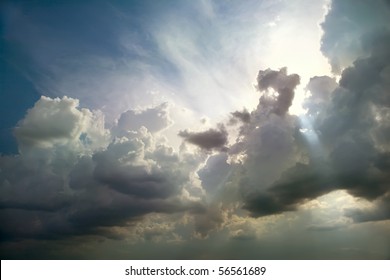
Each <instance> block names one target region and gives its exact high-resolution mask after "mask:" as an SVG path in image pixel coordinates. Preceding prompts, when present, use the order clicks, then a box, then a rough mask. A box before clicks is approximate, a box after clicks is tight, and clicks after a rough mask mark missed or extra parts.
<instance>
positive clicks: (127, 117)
mask: <svg viewBox="0 0 390 280" xmlns="http://www.w3.org/2000/svg"><path fill="white" fill-rule="evenodd" d="M168 109H169V105H168V103H162V104H161V105H159V106H156V107H153V108H147V109H145V110H139V111H136V110H128V111H126V112H124V113H122V114H121V116H120V118H119V120H118V124H117V126H118V130H119V131H129V130H133V131H137V130H138V129H140V128H141V127H142V126H144V127H146V128H147V129H148V131H150V132H152V133H154V132H158V131H160V130H162V129H164V128H167V127H168V126H169V125H171V124H172V120H171V119H170V117H169V112H168Z"/></svg>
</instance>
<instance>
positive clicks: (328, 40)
mask: <svg viewBox="0 0 390 280" xmlns="http://www.w3.org/2000/svg"><path fill="white" fill-rule="evenodd" d="M389 17H390V3H389V1H386V0H373V1H370V3H369V4H368V2H367V1H365V0H357V1H356V0H333V1H332V3H331V6H330V11H329V12H328V14H327V15H326V17H325V21H324V22H323V23H322V24H321V26H322V29H323V30H324V34H323V37H322V43H321V51H322V53H323V54H324V55H325V56H326V57H327V58H328V59H329V62H330V64H331V66H332V70H333V72H336V73H340V72H341V71H342V70H343V69H344V68H345V67H348V66H350V65H351V63H352V62H353V61H354V60H356V59H357V58H358V57H359V56H361V55H364V54H365V50H364V44H365V43H364V42H362V41H361V39H362V37H364V36H365V35H366V34H368V33H370V32H372V31H373V30H376V29H378V28H383V27H386V28H389V27H390V22H389Z"/></svg>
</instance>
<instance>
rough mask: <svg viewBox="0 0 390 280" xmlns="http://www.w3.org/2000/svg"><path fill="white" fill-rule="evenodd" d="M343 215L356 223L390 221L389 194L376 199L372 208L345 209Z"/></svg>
mask: <svg viewBox="0 0 390 280" xmlns="http://www.w3.org/2000/svg"><path fill="white" fill-rule="evenodd" d="M345 215H346V216H347V217H350V218H352V219H353V221H354V222H356V223H363V222H369V221H381V220H389V219H390V192H388V193H387V195H386V196H384V197H382V198H380V199H378V200H377V201H376V205H375V206H374V207H373V208H360V209H359V208H355V209H346V210H345Z"/></svg>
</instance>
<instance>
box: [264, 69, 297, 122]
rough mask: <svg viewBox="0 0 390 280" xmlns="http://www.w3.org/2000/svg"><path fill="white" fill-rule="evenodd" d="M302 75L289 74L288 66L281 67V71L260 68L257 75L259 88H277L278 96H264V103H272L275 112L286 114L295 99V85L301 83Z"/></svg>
mask: <svg viewBox="0 0 390 280" xmlns="http://www.w3.org/2000/svg"><path fill="white" fill-rule="evenodd" d="M299 82H300V77H299V75H297V74H291V75H287V68H286V67H284V68H281V69H280V70H279V71H275V70H271V69H267V70H260V71H259V74H258V75H257V83H258V89H259V90H260V91H265V90H267V89H269V88H272V89H273V90H275V91H276V92H277V93H278V95H277V96H276V97H265V96H263V99H262V103H263V104H265V105H268V106H269V105H271V106H272V110H273V112H274V113H275V114H278V115H281V116H283V115H285V114H286V113H287V112H288V108H290V106H291V104H292V101H293V99H294V90H295V87H296V86H297V85H298V84H299Z"/></svg>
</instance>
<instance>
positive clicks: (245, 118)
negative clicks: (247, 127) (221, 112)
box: [229, 109, 251, 124]
mask: <svg viewBox="0 0 390 280" xmlns="http://www.w3.org/2000/svg"><path fill="white" fill-rule="evenodd" d="M231 115H232V117H231V119H230V121H229V124H236V123H237V120H239V121H241V122H243V123H249V122H250V119H251V114H250V113H249V112H248V110H247V109H244V110H242V111H234V112H232V113H231Z"/></svg>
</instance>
